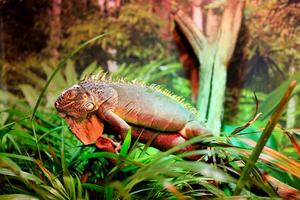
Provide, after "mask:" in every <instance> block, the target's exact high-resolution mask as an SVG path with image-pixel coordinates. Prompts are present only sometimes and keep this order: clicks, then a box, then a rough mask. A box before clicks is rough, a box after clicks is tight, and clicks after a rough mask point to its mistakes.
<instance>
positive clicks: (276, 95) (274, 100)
mask: <svg viewBox="0 0 300 200" xmlns="http://www.w3.org/2000/svg"><path fill="white" fill-rule="evenodd" d="M293 80H297V81H298V85H297V86H296V88H295V89H294V91H293V95H295V94H296V93H299V92H300V84H299V82H300V72H297V73H295V74H294V75H293V76H291V77H290V78H289V79H288V80H286V81H284V82H283V83H282V84H281V85H280V86H279V87H278V88H276V89H275V90H273V91H272V92H271V93H270V94H269V95H268V97H267V98H266V99H265V100H264V101H263V102H262V104H261V105H260V107H259V109H258V112H261V113H262V115H261V116H260V119H261V120H265V119H267V118H268V117H270V115H271V113H272V112H273V111H274V109H275V107H276V106H277V105H278V103H279V101H280V99H281V97H282V96H283V94H284V92H285V91H286V90H287V88H288V87H289V84H290V83H291V81H293Z"/></svg>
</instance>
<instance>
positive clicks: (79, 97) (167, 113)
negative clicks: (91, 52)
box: [55, 78, 208, 138]
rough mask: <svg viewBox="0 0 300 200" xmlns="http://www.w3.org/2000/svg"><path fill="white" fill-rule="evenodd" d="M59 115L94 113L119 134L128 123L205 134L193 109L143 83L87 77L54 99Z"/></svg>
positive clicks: (190, 135)
mask: <svg viewBox="0 0 300 200" xmlns="http://www.w3.org/2000/svg"><path fill="white" fill-rule="evenodd" d="M55 107H56V108H57V110H58V111H59V112H60V113H61V115H63V116H69V117H73V118H78V119H80V118H85V117H87V115H88V114H89V113H96V114H97V116H98V117H99V118H100V119H101V120H103V121H104V122H107V123H109V124H110V125H112V126H113V127H115V129H116V130H117V131H118V132H119V133H120V134H121V135H122V136H124V135H126V133H127V131H128V129H129V128H130V125H129V124H133V125H138V126H144V127H147V128H149V129H153V130H157V131H161V132H179V133H180V134H182V136H183V137H185V138H190V137H193V136H196V135H201V134H203V133H207V132H208V131H207V130H206V129H205V128H203V127H202V126H201V125H200V122H199V121H198V120H197V119H196V116H195V115H194V114H193V112H191V111H189V110H188V109H187V108H186V107H185V106H184V105H182V104H181V103H179V102H177V101H176V100H174V99H173V98H171V97H170V96H167V95H165V94H163V93H162V92H160V91H156V90H155V89H153V88H151V87H147V86H141V85H135V84H133V83H120V82H116V83H114V82H109V81H106V80H102V81H100V80H95V79H93V78H88V79H86V80H83V81H81V82H79V84H76V85H74V86H72V87H71V88H69V89H67V90H65V91H64V92H63V93H62V94H61V95H60V96H59V97H58V99H57V101H56V102H55Z"/></svg>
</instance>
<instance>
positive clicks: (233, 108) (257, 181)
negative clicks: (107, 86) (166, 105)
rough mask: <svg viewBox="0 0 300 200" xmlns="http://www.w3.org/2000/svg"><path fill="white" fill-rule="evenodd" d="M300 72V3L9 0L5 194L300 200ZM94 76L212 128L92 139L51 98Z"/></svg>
mask: <svg viewBox="0 0 300 200" xmlns="http://www.w3.org/2000/svg"><path fill="white" fill-rule="evenodd" d="M299 70H300V1H299V0H181V1H179V0H177V1H176V0H166V1H155V0H148V1H146V0H76V1H75V0H48V1H46V0H0V74H1V79H0V188H1V189H0V199H202V198H203V199H210V198H212V199H262V198H263V199H300V192H299V190H300V162H299V160H300V146H299V138H300V135H299V134H300V100H299V92H300V84H299V81H300V71H299ZM97 74H98V76H104V75H103V74H106V76H107V77H108V79H111V80H109V81H112V82H114V83H116V82H120V83H123V82H127V83H130V84H137V85H139V84H140V85H139V86H138V87H146V86H145V85H148V86H150V85H153V84H155V85H156V86H151V87H153V88H159V91H163V93H164V94H166V95H169V96H172V97H174V96H176V97H175V99H176V100H178V104H182V105H183V106H186V105H188V106H187V107H189V108H192V110H193V112H195V113H196V115H197V118H198V119H199V121H201V124H202V125H203V127H206V128H207V129H208V130H210V131H211V133H212V134H210V135H209V136H205V135H199V136H196V137H192V138H185V139H186V140H185V142H183V143H180V144H178V145H174V144H173V143H172V141H173V139H174V137H173V136H174V134H175V136H176V134H179V132H178V131H177V132H176V133H174V134H173V135H172V134H170V133H169V132H168V131H161V130H159V131H160V132H159V133H158V134H157V133H156V131H157V130H154V129H153V127H148V128H149V129H147V127H146V128H145V133H144V135H145V137H144V139H143V131H141V132H140V133H139V134H136V133H135V130H136V129H135V128H137V129H138V130H143V127H141V126H140V125H142V124H144V123H143V121H140V122H137V123H133V124H132V130H129V131H128V133H127V135H126V137H125V138H121V139H120V137H119V136H118V131H116V130H114V129H112V130H111V129H108V130H106V129H104V131H103V133H102V132H101V134H102V135H104V136H105V137H107V138H110V139H111V140H112V141H116V142H118V143H119V144H120V147H119V149H117V150H116V151H115V152H110V151H105V149H103V148H102V149H101V148H99V145H97V144H99V143H96V141H95V142H94V143H91V144H83V143H82V142H81V141H80V140H79V139H78V138H77V137H78V136H77V137H76V136H75V135H76V134H75V133H74V131H73V130H70V123H68V121H65V120H64V119H63V118H62V115H60V114H59V113H58V112H57V110H56V109H55V106H54V102H55V101H56V100H57V98H58V96H59V95H60V94H62V92H63V91H64V90H65V89H67V88H69V87H71V86H72V85H74V84H77V83H78V82H79V81H81V80H83V79H86V78H87V77H89V76H91V75H97ZM106 81H107V80H106ZM119 98H122V97H119ZM152 106H153V105H152V104H151V103H149V108H151V107H152ZM154 106H155V105H154ZM146 109H147V108H146ZM160 115H161V113H157V112H156V114H153V116H151V117H152V118H153V119H159V118H160ZM173 116H175V117H176V113H174V114H171V116H170V117H173ZM81 117H82V116H81ZM108 121H109V120H108ZM125 121H126V120H125ZM202 125H201V126H202ZM104 127H106V124H104ZM91 129H92V128H87V129H86V131H87V132H89V131H91ZM147 131H149V133H150V135H153V137H152V136H151V137H150V136H149V138H148V137H146V134H147ZM74 134H75V135H74ZM179 136H180V134H179ZM179 136H178V137H179ZM155 137H157V138H159V137H162V138H165V139H164V140H163V141H160V140H159V139H156V138H155ZM176 137H177V136H176ZM189 147H192V148H189Z"/></svg>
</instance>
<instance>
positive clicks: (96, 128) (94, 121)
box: [64, 114, 104, 144]
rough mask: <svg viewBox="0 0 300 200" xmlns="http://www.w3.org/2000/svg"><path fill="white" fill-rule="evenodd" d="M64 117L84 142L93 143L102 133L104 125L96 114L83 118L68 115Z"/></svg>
mask: <svg viewBox="0 0 300 200" xmlns="http://www.w3.org/2000/svg"><path fill="white" fill-rule="evenodd" d="M64 119H65V120H66V122H67V123H68V125H69V127H70V129H71V131H72V132H73V133H74V134H75V135H76V137H77V138H78V139H79V140H80V141H81V142H82V143H84V144H93V143H95V142H96V141H97V139H98V138H99V137H100V136H101V135H102V132H103V129H104V125H103V122H102V121H101V120H100V119H99V118H98V117H97V116H96V114H90V115H88V116H87V117H86V118H82V119H76V118H73V117H69V116H67V115H66V116H64Z"/></svg>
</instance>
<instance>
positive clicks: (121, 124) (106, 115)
mask: <svg viewBox="0 0 300 200" xmlns="http://www.w3.org/2000/svg"><path fill="white" fill-rule="evenodd" d="M97 114H98V116H99V117H100V118H101V119H102V120H104V121H105V122H107V123H109V124H110V125H111V126H112V127H113V128H114V129H116V130H117V131H118V132H119V133H120V134H121V138H122V140H124V139H125V136H126V134H127V133H128V130H129V129H130V126H129V125H128V124H127V122H126V121H124V120H123V119H122V118H121V117H119V116H118V115H117V114H115V113H114V112H113V111H112V110H106V111H98V113H97Z"/></svg>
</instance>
